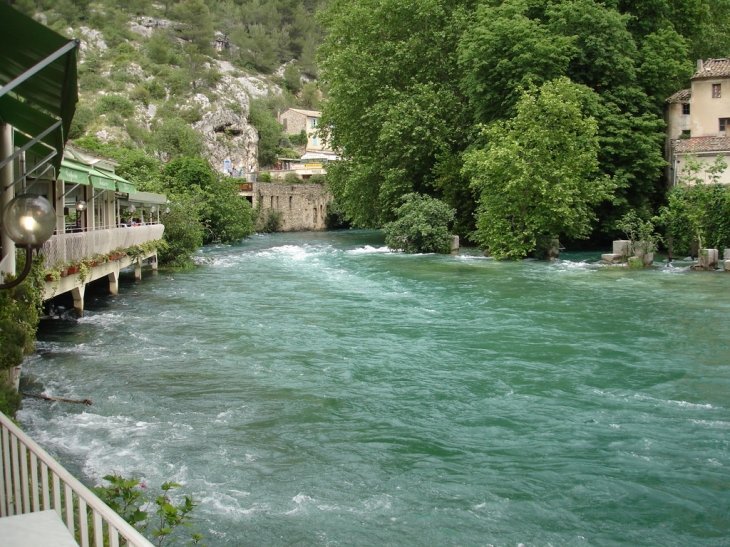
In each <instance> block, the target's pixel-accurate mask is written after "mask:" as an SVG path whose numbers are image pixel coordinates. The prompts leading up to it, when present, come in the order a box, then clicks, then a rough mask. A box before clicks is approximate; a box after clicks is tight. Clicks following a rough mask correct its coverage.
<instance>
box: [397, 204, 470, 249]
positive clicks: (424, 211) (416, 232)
mask: <svg viewBox="0 0 730 547" xmlns="http://www.w3.org/2000/svg"><path fill="white" fill-rule="evenodd" d="M455 214H456V211H455V210H454V209H450V208H449V206H448V205H446V204H445V203H444V202H443V201H440V200H438V199H435V198H432V197H430V196H423V195H420V194H406V195H405V196H403V204H402V205H401V206H400V207H398V208H397V209H396V210H395V216H396V218H397V220H395V221H393V222H389V223H388V224H386V225H385V226H384V227H383V231H384V232H385V244H386V245H387V246H388V247H389V248H391V249H393V250H398V251H405V252H406V253H448V252H450V250H451V237H452V236H451V233H450V232H449V225H450V224H451V223H452V222H453V221H454V216H455Z"/></svg>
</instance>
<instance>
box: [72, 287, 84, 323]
mask: <svg viewBox="0 0 730 547" xmlns="http://www.w3.org/2000/svg"><path fill="white" fill-rule="evenodd" d="M85 292H86V284H83V285H81V286H80V287H74V288H73V289H72V290H71V295H72V296H73V298H74V309H75V310H76V315H78V316H79V317H83V316H84V293H85Z"/></svg>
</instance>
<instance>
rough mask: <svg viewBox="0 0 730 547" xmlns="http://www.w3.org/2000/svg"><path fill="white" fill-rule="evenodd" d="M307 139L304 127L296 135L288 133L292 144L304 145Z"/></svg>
mask: <svg viewBox="0 0 730 547" xmlns="http://www.w3.org/2000/svg"><path fill="white" fill-rule="evenodd" d="M308 140H309V137H307V132H306V131H305V130H304V129H302V130H301V132H300V133H299V134H298V135H289V142H290V143H292V145H294V146H306V145H307V141H308Z"/></svg>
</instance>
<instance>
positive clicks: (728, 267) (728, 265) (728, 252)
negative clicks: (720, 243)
mask: <svg viewBox="0 0 730 547" xmlns="http://www.w3.org/2000/svg"><path fill="white" fill-rule="evenodd" d="M722 258H723V263H722V265H723V269H724V270H725V272H727V273H730V249H725V251H724V252H723V253H722Z"/></svg>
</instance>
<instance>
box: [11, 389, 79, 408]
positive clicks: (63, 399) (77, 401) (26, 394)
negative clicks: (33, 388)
mask: <svg viewBox="0 0 730 547" xmlns="http://www.w3.org/2000/svg"><path fill="white" fill-rule="evenodd" d="M20 394H21V395H24V396H26V397H35V398H36V399H43V400H44V401H58V402H60V403H77V404H80V405H90V404H91V399H65V398H63V397H46V396H45V395H35V394H33V393H26V392H25V391H21V392H20Z"/></svg>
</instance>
